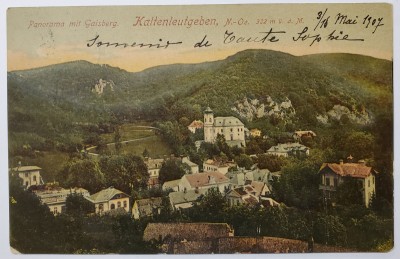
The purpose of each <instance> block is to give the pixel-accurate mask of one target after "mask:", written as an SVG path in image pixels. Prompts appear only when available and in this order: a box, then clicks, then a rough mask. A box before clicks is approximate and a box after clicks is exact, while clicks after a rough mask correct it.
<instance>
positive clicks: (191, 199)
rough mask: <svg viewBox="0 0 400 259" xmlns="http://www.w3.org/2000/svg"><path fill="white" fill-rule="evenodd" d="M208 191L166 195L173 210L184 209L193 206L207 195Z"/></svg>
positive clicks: (186, 191) (180, 192) (187, 191)
mask: <svg viewBox="0 0 400 259" xmlns="http://www.w3.org/2000/svg"><path fill="white" fill-rule="evenodd" d="M207 191H208V189H196V190H185V191H179V192H171V193H169V194H168V197H169V201H170V203H171V206H172V208H173V209H174V210H179V209H186V208H190V207H192V206H193V204H194V203H196V202H197V201H198V199H199V198H200V197H201V196H203V195H205V194H206V193H207Z"/></svg>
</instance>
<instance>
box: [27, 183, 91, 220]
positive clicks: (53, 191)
mask: <svg viewBox="0 0 400 259" xmlns="http://www.w3.org/2000/svg"><path fill="white" fill-rule="evenodd" d="M33 193H35V195H36V196H38V197H39V199H40V201H41V202H42V203H43V204H46V205H47V207H49V209H50V212H52V213H53V214H54V215H58V214H60V213H64V212H65V210H66V201H67V197H68V195H70V194H75V193H76V194H81V195H82V196H83V197H89V195H90V194H89V191H87V190H85V189H83V188H70V189H63V188H61V187H50V186H44V188H38V189H36V190H34V191H33Z"/></svg>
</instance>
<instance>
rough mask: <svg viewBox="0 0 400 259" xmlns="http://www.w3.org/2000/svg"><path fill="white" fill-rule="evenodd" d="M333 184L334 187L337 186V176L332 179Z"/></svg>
mask: <svg viewBox="0 0 400 259" xmlns="http://www.w3.org/2000/svg"><path fill="white" fill-rule="evenodd" d="M333 186H335V187H337V186H338V179H337V178H334V179H333Z"/></svg>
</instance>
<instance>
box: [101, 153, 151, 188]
mask: <svg viewBox="0 0 400 259" xmlns="http://www.w3.org/2000/svg"><path fill="white" fill-rule="evenodd" d="M99 168H100V170H101V171H102V172H103V173H104V177H105V182H106V184H107V186H114V187H115V188H117V189H119V190H121V191H123V192H125V193H127V194H131V193H132V191H134V190H135V191H138V190H141V189H145V188H146V186H147V182H148V180H149V177H150V176H149V174H148V172H147V166H146V164H145V163H144V161H143V159H142V158H141V157H139V156H134V155H111V156H103V157H101V158H100V161H99Z"/></svg>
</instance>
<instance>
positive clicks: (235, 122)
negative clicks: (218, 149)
mask: <svg viewBox="0 0 400 259" xmlns="http://www.w3.org/2000/svg"><path fill="white" fill-rule="evenodd" d="M218 134H220V135H223V136H224V137H225V140H226V143H227V144H228V145H229V146H239V147H245V146H246V142H245V128H244V124H243V123H242V122H241V121H240V120H239V119H238V118H236V117H233V116H229V117H214V113H213V111H212V110H211V109H210V107H208V108H207V109H206V110H205V111H204V141H205V142H208V143H215V140H216V139H217V135H218Z"/></svg>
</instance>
